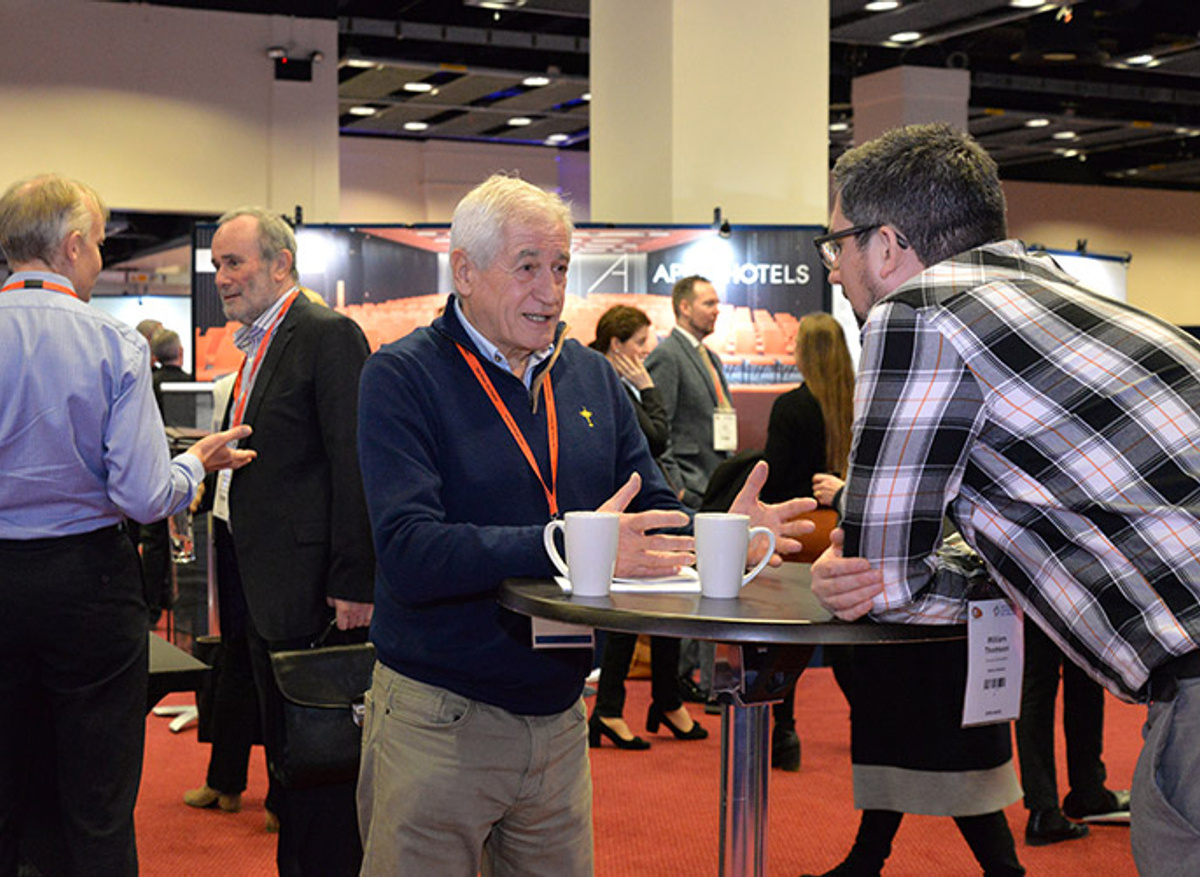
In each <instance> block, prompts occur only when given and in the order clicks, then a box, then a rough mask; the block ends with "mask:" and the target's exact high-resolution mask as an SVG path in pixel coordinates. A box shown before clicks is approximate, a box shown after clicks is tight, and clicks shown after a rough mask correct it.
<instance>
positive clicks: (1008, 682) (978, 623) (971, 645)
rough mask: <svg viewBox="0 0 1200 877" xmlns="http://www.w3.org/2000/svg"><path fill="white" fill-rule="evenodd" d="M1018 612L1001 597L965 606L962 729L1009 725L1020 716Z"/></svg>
mask: <svg viewBox="0 0 1200 877" xmlns="http://www.w3.org/2000/svg"><path fill="white" fill-rule="evenodd" d="M1024 658H1025V628H1024V626H1023V618H1022V614H1021V612H1020V611H1019V610H1018V609H1016V608H1015V607H1014V606H1013V605H1012V604H1011V603H1009V602H1008V600H1005V599H1004V598H1003V597H997V598H995V599H986V600H971V601H970V602H968V603H967V690H966V693H965V695H964V697H963V718H962V724H963V727H964V728H967V727H971V726H973V725H992V724H995V723H997V722H1009V721H1012V720H1014V719H1016V718H1018V717H1019V716H1020V715H1021V679H1022V674H1023V672H1024V667H1025V659H1024Z"/></svg>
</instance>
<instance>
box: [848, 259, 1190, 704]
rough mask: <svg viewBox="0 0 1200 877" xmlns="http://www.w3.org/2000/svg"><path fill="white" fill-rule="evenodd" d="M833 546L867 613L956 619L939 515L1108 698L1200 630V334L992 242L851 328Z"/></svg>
mask: <svg viewBox="0 0 1200 877" xmlns="http://www.w3.org/2000/svg"><path fill="white" fill-rule="evenodd" d="M843 512H844V527H845V530H846V555H847V556H862V557H866V558H869V559H870V560H871V561H872V562H873V564H874V565H875V566H876V567H877V568H879V569H881V570H882V571H883V574H884V582H885V591H884V593H883V594H882V595H881V596H880V597H878V598H877V599H876V602H875V607H874V609H873V611H872V617H874V618H876V619H877V620H880V621H905V622H923V623H939V622H940V623H949V622H955V621H959V620H961V619H962V618H963V617H964V615H963V610H964V608H965V607H964V599H963V594H964V590H965V585H966V581H965V579H964V577H963V575H962V574H961V571H959V570H957V569H956V568H955V567H954V566H952V565H949V564H945V563H943V562H941V561H939V558H938V554H937V551H938V547H939V545H940V542H941V531H942V519H943V515H944V514H949V516H950V517H951V518H952V519H953V521H954V522H955V524H956V525H957V526H958V528H959V530H960V532H961V533H962V535H963V537H964V538H965V539H966V541H967V542H968V543H969V544H970V545H971V546H972V547H973V548H974V549H975V550H976V551H978V552H979V554H980V555H981V556H982V558H983V560H984V562H985V563H986V565H987V567H988V570H989V572H990V573H991V575H992V577H993V578H994V579H995V581H996V582H997V584H999V585H1000V586H1001V588H1002V589H1003V590H1004V591H1005V593H1006V594H1007V595H1008V596H1009V597H1010V598H1011V599H1013V600H1014V601H1015V602H1016V603H1017V604H1019V605H1020V606H1021V607H1022V608H1023V609H1024V610H1025V611H1026V612H1028V613H1031V614H1032V615H1033V616H1034V617H1035V619H1037V620H1038V621H1039V622H1040V623H1041V626H1042V627H1043V628H1044V629H1046V630H1047V632H1048V633H1049V634H1050V636H1051V637H1052V638H1053V639H1054V640H1055V641H1056V642H1057V643H1058V644H1059V646H1060V647H1062V648H1063V650H1064V651H1065V652H1067V653H1068V654H1069V655H1070V656H1071V657H1073V658H1075V659H1076V661H1077V662H1079V663H1082V664H1083V665H1084V666H1085V667H1086V668H1088V670H1089V672H1090V673H1091V674H1092V675H1093V676H1094V677H1095V678H1097V679H1098V680H1099V681H1101V682H1102V683H1103V684H1105V685H1106V686H1107V687H1108V688H1109V689H1111V690H1112V691H1113V692H1114V693H1116V694H1117V695H1118V696H1120V697H1122V698H1124V699H1126V700H1138V699H1144V698H1145V686H1146V682H1147V679H1148V677H1149V673H1150V671H1151V670H1152V669H1153V668H1155V667H1157V666H1158V665H1160V664H1162V663H1164V662H1166V661H1168V660H1170V659H1171V658H1172V657H1173V656H1176V655H1180V654H1183V653H1186V652H1189V651H1192V650H1194V649H1195V648H1196V647H1197V642H1198V641H1200V562H1198V559H1197V552H1200V345H1197V343H1196V342H1195V341H1193V340H1192V339H1191V338H1190V337H1189V336H1188V335H1186V334H1185V333H1183V332H1181V331H1179V330H1178V329H1176V328H1174V327H1172V326H1170V325H1169V324H1166V323H1164V322H1162V321H1161V320H1158V319H1157V318H1155V317H1152V316H1149V315H1147V314H1145V313H1142V312H1140V311H1138V310H1136V309H1134V308H1132V307H1129V306H1127V305H1125V304H1124V303H1122V302H1119V301H1116V300H1113V299H1109V298H1106V297H1104V296H1100V295H1097V294H1095V293H1092V292H1089V291H1088V290H1086V289H1084V288H1083V287H1082V286H1080V285H1079V284H1078V283H1077V282H1076V281H1074V280H1073V279H1072V278H1070V277H1069V276H1067V275H1066V274H1064V273H1063V272H1062V271H1061V270H1059V269H1058V267H1057V266H1056V265H1054V264H1053V261H1052V260H1051V259H1049V258H1048V257H1045V256H1042V257H1034V256H1030V255H1028V254H1026V253H1025V251H1024V247H1023V246H1022V244H1021V243H1020V242H1019V241H1002V242H1000V243H995V244H990V245H987V246H984V247H979V248H977V249H974V250H971V251H968V252H966V253H963V254H960V255H959V256H956V257H954V258H952V259H949V260H947V261H945V262H942V263H939V264H937V265H934V266H932V267H931V268H929V269H927V270H926V271H924V272H922V273H921V274H920V275H918V276H917V277H915V278H913V279H911V280H909V281H908V282H906V283H905V284H903V285H902V286H901V287H899V288H898V289H897V290H895V291H894V292H893V293H892V294H891V295H889V296H887V297H886V298H885V299H883V300H882V301H881V302H879V303H878V304H876V306H875V307H874V308H872V310H871V312H870V314H869V316H868V320H867V322H866V324H865V326H864V327H863V349H862V362H861V366H860V370H859V377H858V383H857V387H856V391H855V416H854V444H853V450H852V452H851V464H850V474H849V478H848V481H847V485H846V489H845V492H844V494H843Z"/></svg>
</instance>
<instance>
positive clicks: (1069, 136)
mask: <svg viewBox="0 0 1200 877" xmlns="http://www.w3.org/2000/svg"><path fill="white" fill-rule="evenodd" d="M1050 136H1051V137H1053V138H1054V139H1055V140H1074V139H1075V138H1076V137H1078V136H1079V135H1078V134H1076V133H1075V132H1074V131H1055V132H1054V133H1053V134H1051V135H1050Z"/></svg>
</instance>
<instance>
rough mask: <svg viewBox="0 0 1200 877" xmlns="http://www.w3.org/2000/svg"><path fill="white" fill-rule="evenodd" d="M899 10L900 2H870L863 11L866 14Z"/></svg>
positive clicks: (881, 0) (898, 0)
mask: <svg viewBox="0 0 1200 877" xmlns="http://www.w3.org/2000/svg"><path fill="white" fill-rule="evenodd" d="M899 8H900V0H871V2H870V3H868V4H867V5H866V6H864V7H863V9H865V10H867V12H891V11H892V10H893V9H899Z"/></svg>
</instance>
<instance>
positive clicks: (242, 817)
mask: <svg viewBox="0 0 1200 877" xmlns="http://www.w3.org/2000/svg"><path fill="white" fill-rule="evenodd" d="M649 696H650V687H649V683H648V682H644V681H634V682H630V683H629V697H628V703H627V706H626V717H627V719H628V720H629V722H630V725H631V727H632V728H633V729H634V730H635V731H638V732H640V733H642V735H643V736H647V735H645V733H644V720H645V715H646V709H647V706H648V702H649ZM173 702H184V701H182V700H177V701H173ZM694 715H695V716H696V717H697V719H698V720H699V721H700V722H701V723H702V724H703V725H704V726H705V727H706V728H708V729H709V738H708V739H707V740H703V741H699V742H682V741H677V740H675V739H673V738H672V737H670V736H669V735H668V734H667V733H666V731H665V730H663V731H661V733H660V734H658V735H651V736H648V739H650V740H652V741H653V743H654V746H653V748H651V749H650V750H649V751H646V752H624V751H618V750H616V749H614V748H612V747H611V746H605V747H603V748H601V749H598V750H595V749H594V750H592V774H593V781H594V784H595V829H596V874H597V877H657V875H661V877H675V875H681V874H688V875H693V874H699V875H703V874H716V873H717V833H718V824H719V823H718V809H717V808H718V796H719V781H720V779H719V765H720V752H719V749H718V746H719V740H720V721H719V717H716V716H706V715H703V713H702V712H701V711H700V710H696V711H694ZM1144 715H1145V709H1144V708H1143V707H1136V706H1130V705H1128V704H1123V703H1121V702H1119V701H1117V700H1115V699H1113V698H1111V697H1110V698H1108V700H1107V713H1106V716H1105V761H1106V763H1107V765H1108V772H1109V785H1110V786H1111V787H1112V788H1128V787H1129V782H1130V780H1131V779H1132V776H1133V768H1134V762H1135V761H1136V758H1137V752H1138V750H1139V748H1140V746H1141V733H1140V731H1141V722H1142V719H1143V717H1144ZM167 724H168V720H167V719H165V718H157V717H155V716H149V717H148V718H147V731H146V767H145V773H144V777H143V781H142V791H141V796H140V798H139V801H138V812H137V817H138V848H139V851H140V855H141V863H142V874H144V875H149V877H177V875H188V877H190V875H204V874H209V873H220V874H227V875H233V877H257V875H271V874H274V873H275V870H274V844H275V840H274V836H272V835H268V834H266V833H265V832H264V830H263V819H264V814H263V809H262V800H263V796H264V794H265V793H266V778H265V770H264V768H263V762H262V753H261V749H256V750H255V755H254V758H253V760H252V764H251V777H250V789H249V790H248V792H247V794H246V795H245V796H244V797H243V810H242V812H241V813H238V814H225V813H219V812H216V811H198V810H194V809H191V808H189V807H187V806H185V805H184V804H183V801H182V795H183V792H184V791H185V790H186V789H189V788H193V787H195V786H198V785H200V783H201V782H202V781H203V779H204V770H205V767H206V765H207V760H208V746H207V745H205V744H201V743H197V742H196V736H195V730H194V728H189V729H185V730H184V731H183V732H182V733H180V734H172V733H171V732H170V731H169V730H168V729H167ZM797 726H798V730H799V732H800V736H801V739H802V741H803V746H804V750H803V766H802V768H801V771H800V773H798V774H785V773H781V772H779V771H772V772H771V780H770V782H771V786H770V789H771V794H770V805H769V806H770V811H769V820H770V821H769V841H768V842H769V859H768V871H769V873H770V874H771V875H779V877H795V875H798V874H800V873H820V872H822V871H824V870H827V869H828V868H831V867H832V866H833V865H834V864H836V863H837V862H839V861H840V860H841V858H842V857H843V856H844V855H845V853H846V851H847V850H849V848H850V845H851V843H852V842H853V839H854V832H855V830H856V828H857V826H858V814H857V812H856V811H855V810H854V806H853V799H852V794H851V785H850V757H849V725H848V710H847V708H846V704H845V701H844V700H843V699H842V697H841V694H840V692H839V691H838V690H837V686H836V685H835V684H834V682H833V676H832V674H831V673H830V671H829V670H827V669H814V670H809V671H808V672H807V673H805V675H804V676H803V677H802V678H801V680H800V689H799V693H798V697H797ZM1059 769H1060V775H1061V774H1063V773H1064V772H1065V758H1064V756H1063V755H1062V754H1061V752H1060V754H1059ZM1065 783H1066V780H1065V776H1064V777H1062V778H1061V779H1060V784H1061V785H1060V788H1061V789H1062V790H1065ZM1008 821H1009V825H1010V827H1011V828H1012V830H1013V835H1014V836H1015V837H1016V839H1017V853H1018V855H1019V856H1020V857H1021V861H1022V863H1023V864H1024V865H1025V867H1026V869H1027V870H1028V872H1029V874H1030V875H1034V877H1036V875H1053V877H1077V875H1078V877H1097V875H1103V877H1126V875H1134V874H1136V871H1135V869H1134V867H1133V861H1132V857H1131V856H1130V852H1129V830H1128V828H1123V827H1117V826H1098V827H1093V829H1092V833H1091V835H1090V836H1089V837H1087V838H1084V839H1083V840H1078V841H1071V842H1068V843H1065V844H1057V845H1054V846H1049V847H1038V848H1031V847H1027V846H1025V843H1024V840H1023V838H1024V828H1025V810H1024V808H1023V807H1022V806H1021V804H1020V803H1019V802H1018V803H1017V804H1015V805H1013V806H1012V807H1010V808H1009V810H1008ZM884 873H885V874H886V875H887V877H930V875H939V877H940V875H972V874H979V873H980V872H979V867H978V866H977V865H976V863H975V860H974V857H973V856H972V855H971V853H970V851H969V850H968V849H967V846H966V844H965V843H964V842H963V840H962V838H961V837H960V836H959V834H958V831H957V829H956V828H955V826H954V823H953V821H952V820H950V819H939V818H933V817H926V816H907V817H905V820H904V824H903V825H902V826H901V828H900V833H899V835H898V837H897V838H896V844H895V851H894V852H893V853H892V856H891V858H890V859H889V860H888V865H887V867H886V868H885V870H884ZM434 877H436V875H434Z"/></svg>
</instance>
